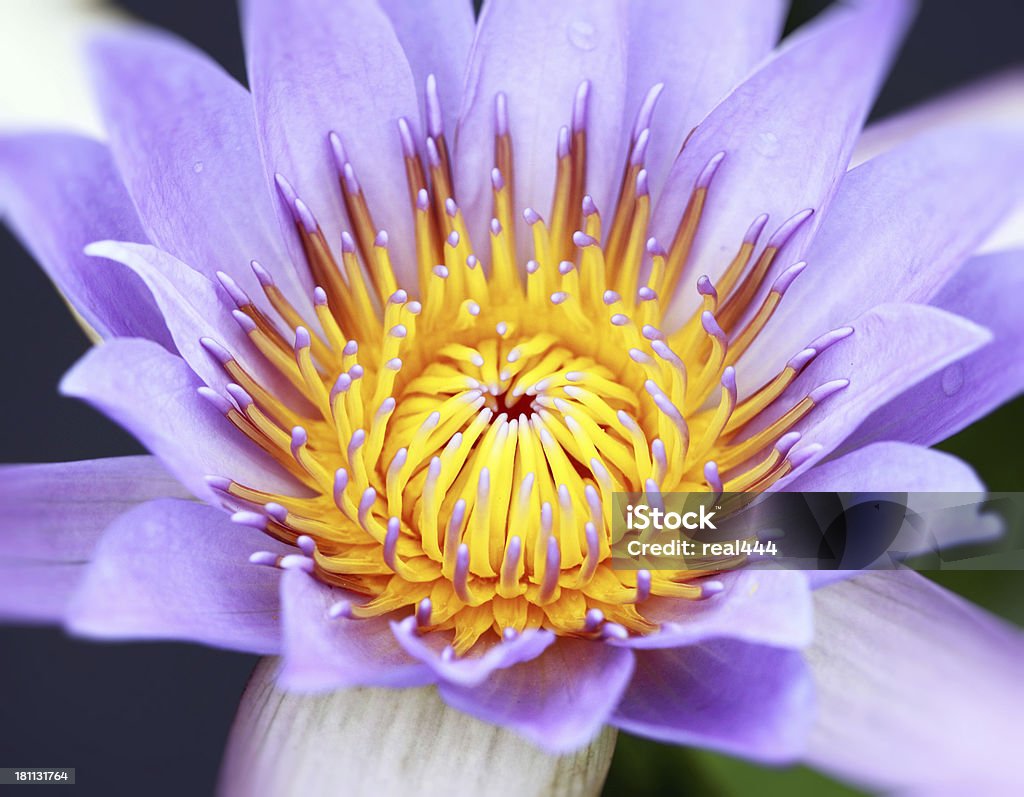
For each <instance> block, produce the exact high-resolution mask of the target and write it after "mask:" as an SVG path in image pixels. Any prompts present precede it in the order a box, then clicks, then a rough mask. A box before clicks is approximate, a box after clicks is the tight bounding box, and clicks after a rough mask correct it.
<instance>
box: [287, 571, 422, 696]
mask: <svg viewBox="0 0 1024 797" xmlns="http://www.w3.org/2000/svg"><path fill="white" fill-rule="evenodd" d="M354 597H356V596H353V595H352V594H351V593H348V592H345V591H344V590H340V589H334V588H332V587H328V586H327V585H325V584H322V583H320V582H319V581H316V580H315V579H314V578H312V577H311V576H310V575H309V574H308V573H304V572H302V571H301V570H286V571H285V572H284V573H283V574H282V576H281V610H282V615H283V623H284V651H283V656H284V658H283V662H282V665H281V672H280V674H279V676H278V678H279V680H280V682H281V685H282V686H283V687H284V688H285V689H292V690H295V691H302V692H317V691H326V690H330V689H343V688H347V687H352V686H422V685H424V684H428V683H431V682H432V681H433V680H434V678H433V675H432V674H431V672H430V669H429V668H428V667H426V666H425V665H424V664H422V663H420V662H418V661H417V660H416V659H414V658H412V657H411V656H409V655H408V654H407V653H405V651H403V650H402V648H401V647H400V646H399V644H398V643H397V642H396V641H395V637H394V635H393V634H392V633H391V626H390V622H389V620H388V618H386V617H373V618H365V619H363V618H360V619H346V618H344V617H338V618H332V617H330V615H329V614H328V612H329V610H330V608H331V606H333V605H334V604H335V603H337V602H338V601H340V600H352V599H353V598H354Z"/></svg>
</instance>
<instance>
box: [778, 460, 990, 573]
mask: <svg viewBox="0 0 1024 797" xmlns="http://www.w3.org/2000/svg"><path fill="white" fill-rule="evenodd" d="M787 489H789V490H794V491H800V492H838V493H843V492H857V493H902V492H907V493H910V495H909V496H908V498H907V508H908V509H909V510H910V511H911V512H912V513H914V515H916V516H917V518H916V519H915V520H914V522H908V523H905V524H904V525H903V527H902V528H901V529H900V532H899V534H898V535H897V536H896V538H895V539H894V540H893V541H892V543H891V545H890V549H891V550H892V551H894V552H900V553H903V554H924V553H932V552H934V551H941V550H946V549H947V548H949V547H951V546H955V545H961V544H965V543H975V542H984V541H986V540H991V539H994V538H995V537H998V536H999V534H1000V533H1001V532H1002V522H1001V521H1000V519H999V517H998V515H995V514H991V513H989V514H980V512H979V509H978V506H977V504H976V503H972V502H977V501H980V500H981V499H982V497H983V495H984V494H985V485H984V484H982V482H981V480H980V479H979V478H978V476H977V474H976V473H975V472H974V470H973V469H972V468H971V467H970V466H969V465H967V464H966V463H965V462H962V461H961V460H959V459H957V458H956V457H954V456H952V455H951V454H946V453H943V452H941V451H935V450H933V449H930V448H924V447H922V446H915V445H908V444H907V443H896V442H884V443H874V444H872V445H868V446H865V447H864V448H858V449H856V450H854V451H852V452H850V453H849V454H845V455H844V456H841V457H839V458H837V459H832V460H829V461H827V462H824V463H822V464H819V465H818V466H817V467H815V468H812V469H811V470H809V471H808V472H807V473H804V474H803V475H802V476H800V477H799V478H798V479H796V480H795V481H794V482H793V483H792V484H790V485H789V487H788V488H787ZM849 572H850V575H853V574H854V573H855V571H849ZM806 575H807V576H808V577H809V579H810V580H811V583H812V584H813V586H814V587H815V588H817V587H819V586H822V585H823V584H825V583H828V582H829V581H831V580H835V576H834V575H833V574H832V572H831V571H829V572H824V573H822V572H816V571H815V572H808V573H807V574H806Z"/></svg>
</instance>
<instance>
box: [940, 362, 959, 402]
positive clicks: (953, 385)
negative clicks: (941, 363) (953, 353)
mask: <svg viewBox="0 0 1024 797" xmlns="http://www.w3.org/2000/svg"><path fill="white" fill-rule="evenodd" d="M963 386H964V367H963V365H961V364H960V363H953V365H951V366H949V368H947V369H946V370H945V371H943V372H942V392H943V393H945V394H946V395H947V396H953V395H956V394H957V393H958V392H959V391H960V388H962V387H963Z"/></svg>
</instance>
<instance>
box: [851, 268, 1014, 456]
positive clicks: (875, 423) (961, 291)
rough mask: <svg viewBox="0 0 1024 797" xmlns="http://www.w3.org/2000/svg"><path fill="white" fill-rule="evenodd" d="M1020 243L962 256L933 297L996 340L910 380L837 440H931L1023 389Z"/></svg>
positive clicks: (950, 432) (858, 442)
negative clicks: (1017, 246) (966, 257)
mask: <svg viewBox="0 0 1024 797" xmlns="http://www.w3.org/2000/svg"><path fill="white" fill-rule="evenodd" d="M1018 296H1024V251H1021V250H1018V251H1014V252H1001V253H995V254H991V255H984V256H982V257H977V258H974V259H972V260H970V261H968V262H967V263H966V264H965V265H964V267H963V268H962V269H961V270H960V271H959V272H958V273H957V274H956V275H955V276H954V277H953V278H952V279H951V280H950V281H949V282H948V283H947V284H946V286H945V287H944V288H943V289H942V291H941V292H940V293H939V294H938V295H937V296H936V297H935V298H934V299H933V300H932V303H933V304H935V305H936V306H938V307H941V308H943V309H945V310H949V311H950V312H954V313H957V314H959V315H962V316H964V317H966V318H969V319H971V320H972V321H976V322H977V323H979V324H983V325H984V326H985V327H987V328H988V329H990V330H991V331H992V333H993V334H994V336H995V340H994V341H993V342H992V343H991V344H989V345H988V346H985V347H984V348H982V349H980V350H979V351H977V352H975V353H974V354H971V355H970V356H968V357H965V358H964V359H963V360H960V361H959V362H955V363H953V364H951V365H949V366H947V367H946V368H944V369H942V370H941V371H939V372H938V373H936V374H934V375H932V376H931V377H929V378H928V379H925V380H924V381H923V382H920V383H919V384H917V385H915V386H913V387H912V388H910V389H909V390H907V391H906V392H904V393H902V394H901V395H900V396H898V397H897V398H895V399H893V400H892V401H891V402H889V403H888V404H886V405H885V406H884V407H882V408H881V409H879V410H878V411H876V412H875V413H873V414H872V415H871V417H870V418H868V419H867V420H866V421H864V423H863V424H861V426H860V428H859V429H857V431H855V432H854V433H853V435H851V437H850V439H849V440H848V441H847V442H846V443H845V444H844V445H843V450H844V451H845V450H849V449H851V448H855V447H858V446H862V445H865V444H867V443H869V442H871V441H873V440H880V439H882V440H884V439H891V440H906V441H908V442H911V443H920V444H921V445H933V444H934V443H937V442H939V441H940V440H944V439H946V438H947V437H949V436H950V435H953V434H955V433H956V432H958V431H960V430H961V429H963V428H965V427H966V426H969V425H970V424H972V423H974V421H976V420H978V419H979V418H981V417H984V416H985V415H987V414H988V413H989V412H991V411H992V410H994V409H995V408H996V407H998V406H999V405H1000V404H1002V403H1003V402H1005V401H1008V400H1010V399H1011V398H1013V397H1014V396H1017V395H1019V394H1020V393H1021V391H1022V390H1024V318H1022V316H1021V313H1020V310H1019V308H1018V303H1017V301H1015V299H1014V297H1018Z"/></svg>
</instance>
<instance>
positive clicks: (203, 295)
mask: <svg viewBox="0 0 1024 797" xmlns="http://www.w3.org/2000/svg"><path fill="white" fill-rule="evenodd" d="M86 251H87V252H88V254H90V255H92V256H95V257H105V258H107V259H109V260H113V261H115V262H117V263H121V264H123V265H125V266H127V267H128V268H130V269H131V270H132V271H134V272H135V273H136V274H138V275H139V276H140V277H141V278H142V279H143V280H144V281H145V283H146V285H147V286H148V287H149V289H150V291H151V292H152V294H153V297H154V298H155V299H156V303H157V305H159V307H160V312H161V313H162V314H163V317H164V320H165V321H166V323H167V328H168V329H169V330H170V331H171V336H172V337H173V338H174V344H175V346H176V347H177V349H178V352H179V353H180V354H181V356H182V358H183V359H184V360H185V361H186V362H187V363H188V364H189V365H190V366H191V367H192V370H193V371H195V372H196V373H197V374H198V375H199V376H200V377H201V378H202V380H203V381H204V382H205V383H206V384H208V385H210V386H211V387H213V388H214V389H216V390H218V391H220V392H221V393H223V390H224V386H225V385H226V384H227V383H228V382H230V381H233V380H231V379H230V377H229V376H228V375H227V374H226V373H225V371H224V369H223V368H222V367H221V364H220V363H219V362H218V360H216V359H215V358H214V357H213V356H212V355H211V353H210V352H209V351H207V350H206V349H205V348H204V347H203V344H202V342H201V341H202V339H204V338H211V339H213V340H214V341H216V342H217V343H218V344H220V346H222V347H225V348H226V349H227V351H228V352H230V353H231V354H232V355H234V357H235V359H236V360H237V361H238V362H239V364H240V365H242V367H244V368H245V369H246V371H247V372H248V373H250V374H251V375H253V376H254V377H255V378H256V379H258V380H259V381H260V383H261V384H262V385H264V386H266V387H267V388H268V389H271V390H272V391H273V392H274V394H275V395H277V396H280V397H281V398H285V399H293V398H294V397H295V391H294V388H292V387H291V385H290V384H289V383H288V381H287V380H286V379H285V378H284V377H282V376H281V373H280V372H279V371H278V370H277V369H276V368H274V367H273V366H272V365H270V364H269V363H268V362H267V360H266V359H265V358H264V357H263V356H262V355H260V354H259V353H258V352H257V351H256V349H255V346H253V345H252V343H251V342H250V340H249V338H248V336H247V335H246V334H245V332H244V331H243V330H242V328H241V327H240V326H239V325H238V323H237V322H236V321H235V319H234V318H233V317H232V315H231V312H232V310H234V309H235V305H234V304H232V303H231V302H230V300H229V299H228V297H227V294H226V293H225V292H224V290H223V288H222V287H220V286H219V285H217V284H216V283H214V282H211V280H210V279H208V278H207V277H206V276H204V275H203V274H201V273H200V272H198V271H196V270H195V269H193V268H190V267H189V266H188V265H186V264H185V263H183V262H181V261H180V260H178V259H177V258H176V257H174V256H173V255H170V254H168V253H167V252H163V251H161V250H160V249H157V248H156V247H155V246H150V245H148V244H128V243H121V242H119V241H97V242H96V243H94V244H91V245H90V246H89V247H87V250H86Z"/></svg>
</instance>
